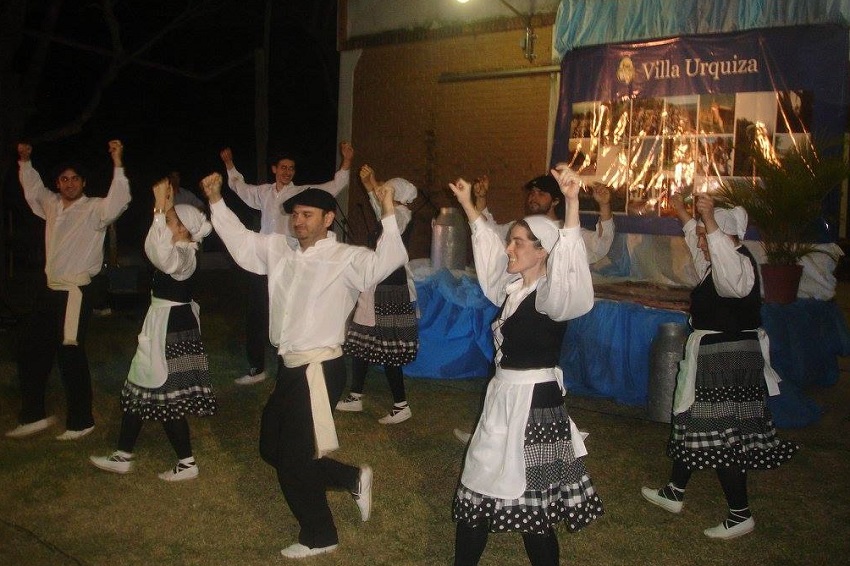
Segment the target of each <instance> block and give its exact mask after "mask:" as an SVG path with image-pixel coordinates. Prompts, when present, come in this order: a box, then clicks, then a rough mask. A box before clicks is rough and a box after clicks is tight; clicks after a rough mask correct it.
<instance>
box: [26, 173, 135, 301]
mask: <svg viewBox="0 0 850 566" xmlns="http://www.w3.org/2000/svg"><path fill="white" fill-rule="evenodd" d="M18 163H19V165H20V171H19V174H18V176H19V179H20V181H21V186H22V187H23V189H24V198H26V200H27V204H29V206H30V208H31V209H32V211H33V213H34V214H35V215H36V216H39V217H41V218H43V219H44V220H45V227H44V240H45V250H46V256H47V257H46V261H45V265H44V272H45V273H46V274H47V280H48V281H77V282H79V283H78V284H84V283H82V281H83V280H85V279H86V278H91V277H94V276H95V275H97V274H98V273H99V272H100V269H101V267H102V266H103V239H104V236H105V235H106V228H107V227H108V226H109V225H110V224H112V223H113V222H114V221H115V220H116V219H117V218H118V217H119V216H120V215H121V213H122V212H124V211H125V210H126V209H127V206H128V205H129V204H130V183H129V181H128V180H127V177H126V176H125V175H124V168H123V167H116V168H115V172H114V173H113V175H112V184H111V185H110V187H109V193H107V195H106V197H104V198H96V197H87V196H85V195H83V196H81V197H80V198H79V199H77V200H76V201H74V202H72V203H71V204H70V206H68V207H65V206H64V204H63V203H62V199H61V197H60V196H59V195H58V194H57V193H54V192H53V191H50V190H48V189H47V187H45V186H44V183H43V182H42V180H41V175H39V174H38V171H36V170H35V169H33V167H32V162H30V161H19V162H18ZM81 277H82V279H81Z"/></svg>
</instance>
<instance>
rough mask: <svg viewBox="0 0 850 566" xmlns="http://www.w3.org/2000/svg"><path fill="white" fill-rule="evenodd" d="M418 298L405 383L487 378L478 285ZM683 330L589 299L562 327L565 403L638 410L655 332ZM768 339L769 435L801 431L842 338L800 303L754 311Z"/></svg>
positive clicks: (487, 341)
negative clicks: (775, 391)
mask: <svg viewBox="0 0 850 566" xmlns="http://www.w3.org/2000/svg"><path fill="white" fill-rule="evenodd" d="M416 291H417V293H418V295H419V297H418V302H419V309H420V312H421V318H420V320H419V341H420V343H419V355H418V356H417V357H416V359H415V360H414V361H413V362H411V363H410V364H408V365H406V366H404V372H405V374H406V375H408V376H411V377H423V378H434V379H461V378H472V377H486V376H487V375H488V373H489V371H490V363H491V361H492V359H493V342H492V333H491V331H490V323H491V322H492V321H493V318H494V317H495V315H496V311H497V308H496V306H495V305H493V304H492V303H491V302H490V301H489V300H487V298H486V297H485V296H484V293H483V292H482V291H481V288H480V287H479V286H478V283H477V281H476V280H475V279H474V278H472V277H469V276H467V275H463V276H461V277H455V276H454V275H452V273H451V272H449V271H448V270H445V269H444V270H441V271H438V272H437V273H435V274H434V275H432V276H430V277H428V278H426V279H423V280H421V281H416ZM666 322H674V323H678V324H684V325H687V322H688V316H687V314H685V313H683V312H680V311H670V310H663V309H656V308H648V307H644V306H642V305H639V304H635V303H629V302H625V301H610V300H604V299H600V300H597V301H596V303H595V305H594V307H593V309H592V310H591V311H590V312H589V313H587V314H586V315H584V316H582V317H579V318H577V319H574V320H571V321H570V323H569V327H568V329H567V334H566V336H565V337H564V344H563V348H562V351H561V367H562V368H563V370H564V383H565V385H566V386H567V390H568V392H569V394H570V395H579V396H594V397H606V398H611V399H614V400H615V401H617V402H618V403H622V404H625V405H633V406H638V407H643V406H645V405H646V403H647V394H648V386H649V364H650V349H651V345H652V340H653V339H654V338H655V335H656V332H657V330H658V327H659V325H661V324H663V323H666ZM762 325H763V326H764V328H765V330H767V333H768V335H769V336H770V352H771V362H772V364H773V367H774V369H776V371H777V372H778V373H779V375H780V377H781V378H782V383H781V384H780V391H781V394H780V395H778V396H775V397H770V398H769V400H768V404H769V406H770V409H771V412H772V413H773V417H774V422H775V423H776V426H779V427H782V428H797V427H803V426H807V425H810V424H813V423H815V422H817V421H818V420H819V419H820V417H821V413H822V410H821V408H820V407H819V406H818V405H817V404H816V403H815V402H813V401H812V400H811V399H810V398H808V397H807V396H806V395H805V393H804V390H805V388H807V387H809V386H817V385H820V386H829V385H833V384H834V383H836V382H837V381H838V378H839V367H838V357H839V356H847V355H850V329H848V326H847V322H846V321H845V320H844V315H843V313H842V312H841V309H840V308H839V307H838V305H836V303H835V302H834V301H818V300H814V299H800V300H798V301H796V302H794V303H792V304H790V305H776V304H765V305H763V306H762Z"/></svg>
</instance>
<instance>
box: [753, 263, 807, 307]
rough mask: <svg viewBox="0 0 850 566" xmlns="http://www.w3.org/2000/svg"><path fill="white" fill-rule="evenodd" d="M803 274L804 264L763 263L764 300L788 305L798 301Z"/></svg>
mask: <svg viewBox="0 0 850 566" xmlns="http://www.w3.org/2000/svg"><path fill="white" fill-rule="evenodd" d="M802 276H803V266H802V265H771V264H768V263H763V264H761V279H762V286H763V288H764V302H766V303H779V304H781V305H787V304H789V303H793V302H794V301H796V300H797V290H798V289H799V288H800V277H802Z"/></svg>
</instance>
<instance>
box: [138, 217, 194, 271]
mask: <svg viewBox="0 0 850 566" xmlns="http://www.w3.org/2000/svg"><path fill="white" fill-rule="evenodd" d="M171 237H172V233H171V230H169V229H168V226H167V225H166V223H165V215H164V214H154V215H153V223H151V227H150V229H149V230H148V235H147V237H146V238H145V254H147V256H148V259H150V260H151V263H152V264H153V265H154V267H156V268H157V269H158V270H160V271H162V272H163V273H167V274H169V275H171V277H173V278H174V279H176V280H177V281H185V280H186V279H188V278H189V277H191V276H192V274H193V273H195V268H196V267H197V259H196V258H195V250H197V247H198V246H197V244H195V243H194V242H193V243H191V244H187V245H181V244H177V245H175V244H173V243H172V241H171Z"/></svg>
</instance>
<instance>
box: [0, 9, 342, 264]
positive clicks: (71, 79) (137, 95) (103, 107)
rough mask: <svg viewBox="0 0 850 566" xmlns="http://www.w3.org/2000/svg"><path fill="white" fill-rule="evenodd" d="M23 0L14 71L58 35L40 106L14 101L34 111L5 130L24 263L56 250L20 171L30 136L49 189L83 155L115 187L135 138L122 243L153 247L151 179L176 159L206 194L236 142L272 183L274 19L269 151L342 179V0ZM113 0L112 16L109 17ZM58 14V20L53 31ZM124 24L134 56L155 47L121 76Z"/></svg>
mask: <svg viewBox="0 0 850 566" xmlns="http://www.w3.org/2000/svg"><path fill="white" fill-rule="evenodd" d="M10 1H11V3H12V4H16V5H18V6H21V5H23V9H25V10H26V13H25V17H24V22H25V24H24V27H23V30H22V31H23V34H22V36H21V39H20V42H19V44H18V45H17V49H16V51H15V53H14V56H13V58H12V64H11V69H10V70H7V72H8V71H11V73H12V75H13V76H16V75H17V76H24V75H25V74H26V73H27V71H28V70H29V69H30V68H31V67H32V65H33V64H34V63H35V62H37V61H36V60H35V59H36V58H37V57H38V56H39V55H38V53H39V51H38V49H39V44H40V42H44V41H47V43H48V45H49V46H48V48H47V50H46V58H45V59H44V66H43V72H42V73H41V74H40V76H39V77H38V81H37V82H38V84H37V87H36V89H35V95H34V96H33V97H32V100H31V101H30V103H29V105H27V106H25V107H23V109H15V108H7V109H6V111H5V112H6V113H7V114H12V118H20V113H21V111H22V110H23V111H25V112H26V114H27V117H26V119H25V120H23V125H22V126H21V127H20V128H19V130H20V132H19V133H18V135H16V136H15V139H7V140H4V145H5V146H6V147H4V151H7V152H8V154H7V157H8V158H10V159H11V164H10V166H9V167H8V169H7V171H6V175H5V178H4V179H3V180H4V181H5V182H4V183H3V185H4V187H3V190H4V192H3V196H4V199H3V209H4V210H3V214H4V217H5V220H6V223H7V225H8V227H7V230H6V232H7V233H8V234H9V235H10V236H9V238H10V241H11V242H12V245H11V246H10V252H11V253H13V254H14V257H15V261H17V262H19V264H20V263H34V264H39V262H40V261H42V259H41V254H40V253H28V252H33V251H36V249H35V246H37V247H38V248H39V249H41V248H43V236H42V232H41V231H42V230H43V223H41V221H40V219H38V218H37V217H35V216H34V215H33V214H32V213H31V211H30V210H29V208H28V207H27V205H26V203H25V202H24V200H23V198H22V195H21V191H20V186H19V184H18V182H17V164H16V163H15V160H16V155H15V150H14V145H15V142H16V141H17V140H19V139H24V140H28V141H31V142H32V143H33V145H34V150H33V164H34V166H35V167H36V169H38V170H39V172H40V173H41V174H42V178H43V179H44V181H45V184H46V185H47V186H48V187H52V185H53V181H52V179H54V178H55V177H54V168H55V166H56V165H57V164H58V163H59V162H60V161H63V160H65V159H67V158H71V157H73V158H78V159H80V160H81V161H83V163H84V164H85V165H87V166H88V169H89V179H88V184H87V187H86V193H87V194H88V195H90V196H102V195H104V194H105V193H106V191H107V189H108V186H109V181H110V179H111V172H112V169H111V161H110V158H109V155H108V153H107V141H109V140H111V139H121V140H122V141H123V142H124V146H125V155H124V161H125V169H126V173H127V176H128V178H129V179H130V184H131V191H132V193H133V202H132V203H131V205H130V209H129V210H128V211H127V212H125V213H124V215H123V216H122V217H121V218H120V219H119V220H118V223H117V229H118V236H119V237H118V241H119V247H120V249H121V254H125V253H133V252H135V253H141V247H142V241H143V238H144V234H145V233H146V232H147V228H148V227H149V223H150V210H151V207H152V203H153V198H152V195H151V191H150V187H151V186H152V185H153V183H154V182H155V181H156V180H157V179H159V178H161V177H163V176H164V175H165V174H166V173H167V172H168V171H169V170H170V169H172V168H177V169H178V170H180V171H181V172H182V176H183V179H182V185H183V187H185V188H188V189H191V190H193V192H195V193H196V194H198V195H199V196H202V191H200V189H199V188H198V181H199V180H200V179H201V178H202V177H203V176H205V175H207V174H209V173H210V172H212V171H219V172H221V173H222V174H224V167H223V165H222V162H221V160H220V158H219V151H220V150H221V149H222V148H224V147H227V146H230V147H231V148H232V149H233V153H234V160H235V162H236V165H237V167H238V168H239V169H240V171H241V172H242V173H243V174H244V175H245V177H246V180H248V182H260V181H267V180H270V178H271V175H270V172H269V169H268V167H264V169H263V171H262V175H263V176H262V177H260V174H259V173H258V171H257V156H256V152H257V150H256V145H255V140H256V134H255V100H256V94H257V88H256V86H255V52H256V50H257V49H262V48H263V45H264V30H265V29H266V25H267V23H268V26H269V27H268V29H269V51H268V57H267V61H268V65H267V69H268V108H269V139H268V153H269V154H273V153H275V152H277V151H290V152H295V154H296V155H297V156H298V160H297V165H298V169H297V172H296V178H295V182H296V183H298V184H302V183H310V182H321V181H326V180H328V179H330V178H331V177H332V176H333V173H334V171H335V168H336V158H337V147H336V124H337V97H338V76H339V56H338V53H337V51H336V26H337V22H336V1H335V0H289V1H280V0H278V1H270V0H269V1H266V0H208V1H197V0H172V1H149V0H112V1H109V0H81V1H71V0H65V1H60V0H42V1H32V0H31V1H29V2H20V1H17V0H10ZM107 2H108V3H107ZM108 7H111V9H112V11H113V13H114V19H112V20H110V18H107V17H105V15H104V14H105V9H108ZM4 9H11V4H10V5H7V7H6V8H0V11H2V10H4ZM51 11H54V12H52V13H54V14H57V15H58V17H57V19H56V24H55V28H52V30H49V29H48V31H47V32H46V31H45V29H47V27H48V26H46V25H45V21H47V19H48V18H49V16H50V14H51ZM110 21H111V22H112V23H113V28H112V29H114V30H115V33H116V34H117V35H118V36H119V37H120V42H121V45H122V46H123V52H124V53H125V54H126V57H131V56H132V54H134V53H137V52H139V51H140V50H143V51H142V52H141V53H139V54H138V56H137V57H136V58H135V59H132V60H129V61H127V62H125V63H123V64H122V65H121V67H120V69H119V70H118V71H117V73H115V74H114V78H112V77H110V76H109V75H108V74H109V70H110V64H111V63H112V62H113V61H114V53H115V43H114V42H113V40H112V37H113V36H112V35H111V34H110ZM8 31H9V30H3V29H0V33H8ZM46 37H49V40H46V39H45V38H46ZM148 44H150V47H149V48H147V49H144V46H146V45H148ZM125 60H126V59H125ZM105 76H106V78H104V77H105ZM101 81H105V84H106V86H105V88H103V90H102V94H101V97H100V99H99V101H98V102H97V103H96V104H95V105H94V108H93V110H92V111H91V112H90V116H88V117H87V119H85V120H84V121H83V122H82V124H81V127H79V128H77V129H78V131H76V132H73V133H70V135H63V134H62V132H61V130H62V128H63V126H65V125H66V124H68V123H73V122H74V121H75V120H78V119H79V116H80V115H81V113H82V114H85V113H86V108H87V105H89V104H90V101H92V100H93V93H96V91H97V87H98V84H99V82H101ZM8 84H9V81H7V85H8ZM16 111H17V112H18V114H17V115H15V114H14V112H16ZM57 129H59V130H60V135H56V134H55V132H56V130H57ZM66 133H67V132H66ZM51 138H56V139H51ZM262 157H263V159H264V160H265V159H266V158H267V156H262ZM228 193H229V195H228V196H226V198H227V201H228V204H230V205H231V206H233V207H234V208H235V209H237V212H238V213H239V214H240V216H241V217H242V218H243V220H244V221H246V223H248V224H249V225H251V224H253V225H255V226H256V222H257V218H258V215H257V214H256V213H254V211H251V210H250V209H248V208H247V207H244V205H242V204H241V201H239V199H238V198H236V197H235V195H233V194H232V193H230V192H229V191H228ZM212 244H213V245H214V242H212Z"/></svg>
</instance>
